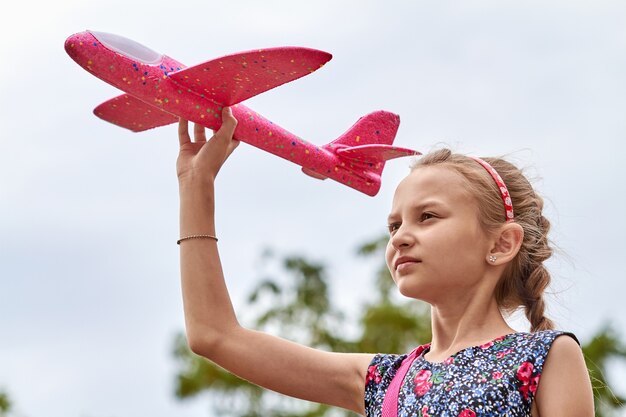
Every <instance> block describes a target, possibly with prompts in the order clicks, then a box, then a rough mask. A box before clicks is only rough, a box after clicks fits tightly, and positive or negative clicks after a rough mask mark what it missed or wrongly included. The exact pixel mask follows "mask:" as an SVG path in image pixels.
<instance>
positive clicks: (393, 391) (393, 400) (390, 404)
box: [382, 343, 430, 417]
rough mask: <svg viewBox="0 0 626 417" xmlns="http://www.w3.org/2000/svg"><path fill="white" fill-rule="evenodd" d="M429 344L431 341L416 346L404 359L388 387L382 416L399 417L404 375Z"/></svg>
mask: <svg viewBox="0 0 626 417" xmlns="http://www.w3.org/2000/svg"><path fill="white" fill-rule="evenodd" d="M429 346H430V343H427V344H425V345H421V346H418V347H416V348H415V349H413V351H412V352H411V353H409V354H408V355H407V357H406V358H404V360H403V361H402V364H401V365H400V367H399V368H398V370H397V371H396V374H395V375H394V376H393V379H392V380H391V383H390V384H389V387H388V388H387V393H386V394H385V398H384V399H383V409H382V417H398V395H399V394H400V387H401V386H402V382H403V381H404V377H405V376H406V373H407V372H408V371H409V368H410V367H411V364H412V363H413V361H414V360H415V358H417V357H418V356H419V355H420V354H421V353H422V352H423V351H424V350H425V349H426V348H427V347H429Z"/></svg>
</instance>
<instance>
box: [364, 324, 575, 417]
mask: <svg viewBox="0 0 626 417" xmlns="http://www.w3.org/2000/svg"><path fill="white" fill-rule="evenodd" d="M564 334H565V335H568V336H571V337H572V338H574V340H576V342H577V343H578V344H579V345H580V342H578V339H577V338H576V336H575V335H574V334H573V333H569V332H563V331H559V330H544V331H539V332H535V333H527V332H519V333H512V334H508V335H505V336H501V337H499V338H497V339H494V340H492V341H490V342H488V343H485V344H483V345H480V346H472V347H468V348H465V349H463V350H461V351H459V352H457V353H455V354H454V355H452V356H450V357H448V358H447V359H446V360H444V361H443V362H438V363H436V362H429V361H428V360H426V359H425V358H424V355H425V354H426V353H427V352H428V351H429V347H430V344H426V345H424V347H425V349H424V350H423V352H422V353H421V354H420V355H419V356H418V357H417V358H416V359H415V361H414V362H413V364H412V365H411V367H410V368H409V370H408V372H407V374H406V376H405V378H404V381H403V383H402V385H401V388H400V392H399V395H398V417H487V416H509V417H518V416H519V417H521V416H524V417H526V416H528V417H530V415H531V412H530V410H531V405H532V401H533V399H534V397H535V392H536V391H537V387H538V384H539V379H540V377H541V371H542V369H543V364H544V361H545V359H546V357H547V356H548V351H549V349H550V346H552V342H553V341H554V339H556V338H557V337H558V336H560V335H564ZM406 356H407V355H392V354H378V355H376V356H375V357H374V359H373V360H372V362H371V364H370V366H369V368H368V375H367V379H366V385H365V410H366V417H381V410H382V403H383V398H384V397H385V393H386V392H387V388H388V387H389V384H390V383H391V380H392V379H393V376H394V375H395V373H396V371H397V370H398V368H399V367H400V365H401V363H402V361H403V360H404V358H405V357H406Z"/></svg>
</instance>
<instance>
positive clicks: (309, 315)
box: [175, 236, 626, 417]
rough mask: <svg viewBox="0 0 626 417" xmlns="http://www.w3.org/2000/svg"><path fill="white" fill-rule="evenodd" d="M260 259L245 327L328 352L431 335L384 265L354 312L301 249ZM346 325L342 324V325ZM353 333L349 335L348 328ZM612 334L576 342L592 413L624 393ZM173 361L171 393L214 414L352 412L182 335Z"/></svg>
mask: <svg viewBox="0 0 626 417" xmlns="http://www.w3.org/2000/svg"><path fill="white" fill-rule="evenodd" d="M386 244H387V237H386V236H383V237H381V238H379V239H375V240H373V241H371V242H367V243H365V244H363V245H361V246H360V247H359V248H358V251H357V252H358V254H359V256H361V257H363V258H374V259H382V258H383V257H382V252H383V251H384V248H385V246H386ZM263 260H264V266H265V268H267V267H268V266H274V267H275V266H276V264H277V263H278V264H279V268H278V270H279V271H278V272H274V273H272V274H266V275H265V276H266V277H265V278H263V279H261V280H260V283H259V284H258V285H257V286H256V287H255V288H254V289H253V291H252V292H251V293H250V295H249V297H248V306H247V308H246V312H248V315H251V317H245V318H244V321H246V322H248V323H250V325H251V327H254V328H257V329H262V330H266V331H268V332H271V333H274V334H278V335H280V336H282V337H284V338H287V339H290V340H294V341H297V342H300V343H303V344H306V345H308V346H312V347H315V348H318V349H325V350H330V351H335V352H387V353H403V352H407V351H409V350H410V349H411V348H412V347H414V346H416V345H417V344H421V343H425V342H428V341H430V339H431V329H430V312H429V308H428V306H427V304H425V303H423V302H419V301H407V300H399V299H397V298H396V297H395V296H394V294H395V293H394V292H393V291H392V288H393V281H392V279H391V277H390V275H389V271H388V270H387V268H386V266H385V265H384V264H383V265H380V266H379V267H378V268H377V270H376V271H375V276H374V278H375V280H374V284H375V287H376V288H377V291H376V292H375V293H376V298H375V299H374V300H369V301H368V302H367V303H364V304H363V306H362V307H361V309H360V311H359V312H358V313H357V317H356V318H353V319H349V318H347V315H346V314H345V313H344V312H342V311H339V310H338V309H337V308H336V307H334V306H333V302H332V299H331V297H330V290H329V288H328V278H327V276H326V268H325V266H324V265H323V264H321V263H318V262H313V261H310V260H307V259H305V258H303V257H300V256H287V257H285V258H284V259H282V260H279V259H277V258H276V257H275V256H274V255H273V254H272V253H271V252H266V253H265V254H264V256H263ZM347 330H349V331H347ZM350 333H352V334H354V335H355V336H353V337H349V336H347V335H348V334H350ZM619 340H620V339H619V336H618V335H617V334H616V333H615V332H614V331H612V330H611V329H610V328H608V327H605V328H603V329H601V330H600V331H599V332H598V333H597V334H596V335H595V336H594V337H593V338H592V340H591V341H590V342H589V343H587V344H585V345H584V346H583V351H584V354H585V358H586V360H587V364H588V367H589V370H590V374H591V375H592V379H593V381H594V392H595V395H596V410H597V414H596V416H598V417H613V416H614V415H615V414H614V413H615V411H616V410H617V409H618V408H619V407H621V406H622V405H623V403H624V399H623V398H620V397H617V396H615V395H614V394H613V393H612V390H611V389H610V388H609V386H608V383H607V381H606V379H605V377H604V375H605V370H606V365H607V361H609V360H610V359H611V358H619V359H621V360H624V359H625V358H626V350H625V349H624V346H623V345H622V344H621V342H620V341H619ZM175 356H176V358H177V360H178V363H179V365H180V367H179V371H178V375H177V384H176V395H177V397H178V398H180V399H185V398H189V397H192V396H195V395H198V394H200V393H208V394H209V395H210V396H213V399H214V400H215V401H213V403H214V404H215V406H214V407H215V412H216V413H217V414H218V415H228V416H236V417H261V416H263V417H322V416H324V417H327V416H334V415H338V416H339V415H341V416H355V415H354V414H353V413H350V412H348V411H344V410H338V409H336V408H333V407H328V406H324V405H319V404H311V403H306V402H304V401H299V400H294V399H290V398H287V397H285V396H280V395H277V394H274V393H272V392H269V391H266V390H263V389H261V388H259V387H257V386H254V385H252V384H249V383H248V382H246V381H244V380H241V379H239V378H237V377H235V376H233V375H231V374H230V373H228V372H226V371H224V370H223V369H221V368H219V367H217V366H216V365H214V364H212V363H211V362H209V361H207V360H205V359H203V358H201V357H199V356H196V355H194V354H193V353H192V352H190V351H189V349H188V347H187V343H186V339H185V338H184V336H182V335H179V336H178V337H177V339H176V342H175Z"/></svg>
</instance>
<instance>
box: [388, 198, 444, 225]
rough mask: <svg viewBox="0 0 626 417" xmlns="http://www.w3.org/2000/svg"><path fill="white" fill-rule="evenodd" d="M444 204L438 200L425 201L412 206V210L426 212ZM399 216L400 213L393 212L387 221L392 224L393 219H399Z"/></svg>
mask: <svg viewBox="0 0 626 417" xmlns="http://www.w3.org/2000/svg"><path fill="white" fill-rule="evenodd" d="M442 205H443V203H441V202H440V201H437V200H427V201H424V202H423V203H419V204H416V205H414V206H411V210H412V211H423V210H426V209H428V208H432V207H439V206H442ZM398 216H399V214H398V212H395V211H392V212H391V213H390V214H389V216H388V217H387V221H388V222H391V221H392V220H393V219H396V218H398Z"/></svg>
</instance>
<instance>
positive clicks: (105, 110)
mask: <svg viewBox="0 0 626 417" xmlns="http://www.w3.org/2000/svg"><path fill="white" fill-rule="evenodd" d="M93 113H94V114H95V115H96V116H98V117H99V118H101V119H102V120H105V121H107V122H110V123H113V124H116V125H118V126H120V127H124V128H126V129H130V130H132V131H133V132H142V131H144V130H148V129H152V128H155V127H159V126H165V125H169V124H171V123H176V122H178V117H176V116H174V115H173V114H171V113H168V112H166V111H163V110H161V109H159V108H158V107H154V106H151V105H150V104H148V103H145V102H143V101H141V100H139V99H137V98H135V97H133V96H130V95H128V94H122V95H121V96H117V97H113V98H112V99H110V100H108V101H105V102H104V103H102V104H100V105H99V106H98V107H96V108H95V109H94V111H93Z"/></svg>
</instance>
